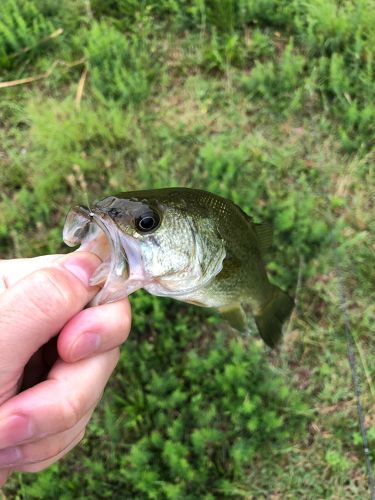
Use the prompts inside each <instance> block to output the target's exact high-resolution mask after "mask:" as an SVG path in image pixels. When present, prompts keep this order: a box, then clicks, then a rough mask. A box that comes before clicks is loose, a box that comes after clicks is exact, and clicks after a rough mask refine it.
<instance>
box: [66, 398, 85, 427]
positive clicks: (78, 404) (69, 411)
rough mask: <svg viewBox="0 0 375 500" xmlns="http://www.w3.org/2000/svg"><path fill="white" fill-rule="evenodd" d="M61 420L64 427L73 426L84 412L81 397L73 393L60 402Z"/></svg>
mask: <svg viewBox="0 0 375 500" xmlns="http://www.w3.org/2000/svg"><path fill="white" fill-rule="evenodd" d="M61 411H62V421H63V423H64V427H65V429H70V428H71V427H74V425H76V424H77V423H78V422H79V420H80V419H81V417H82V415H83V414H84V404H83V398H82V397H79V396H77V395H75V396H74V397H71V396H68V397H66V398H65V400H64V402H63V404H62V410H61Z"/></svg>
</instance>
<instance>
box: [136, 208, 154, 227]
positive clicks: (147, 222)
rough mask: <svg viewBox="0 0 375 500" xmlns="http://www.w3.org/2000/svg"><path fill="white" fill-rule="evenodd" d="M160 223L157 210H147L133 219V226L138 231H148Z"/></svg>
mask: <svg viewBox="0 0 375 500" xmlns="http://www.w3.org/2000/svg"><path fill="white" fill-rule="evenodd" d="M159 224H160V216H159V214H158V213H157V212H154V211H153V210H149V211H148V212H145V213H143V214H142V215H140V216H139V217H138V218H137V219H136V220H135V227H136V228H137V230H138V231H139V232H140V233H149V232H151V231H153V230H154V229H156V228H157V227H158V226H159Z"/></svg>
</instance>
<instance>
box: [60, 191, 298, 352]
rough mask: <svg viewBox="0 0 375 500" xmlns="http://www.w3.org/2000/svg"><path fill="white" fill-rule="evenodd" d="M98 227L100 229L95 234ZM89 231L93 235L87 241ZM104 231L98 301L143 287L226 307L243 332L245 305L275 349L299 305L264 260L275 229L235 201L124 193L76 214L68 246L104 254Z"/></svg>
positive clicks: (200, 194)
mask: <svg viewBox="0 0 375 500" xmlns="http://www.w3.org/2000/svg"><path fill="white" fill-rule="evenodd" d="M92 222H94V224H95V227H94V229H90V230H88V229H87V228H88V227H90V228H91V226H92ZM98 227H99V228H100V230H99V229H98ZM86 233H87V234H89V235H90V237H86V239H85V238H82V235H84V234H86ZM103 233H104V235H105V238H106V240H109V241H110V244H111V250H110V252H109V253H108V251H107V252H106V253H105V255H104V260H105V262H104V263H103V265H102V266H101V267H102V269H99V270H98V271H97V275H96V276H95V275H94V277H93V280H92V282H93V283H95V284H98V283H100V282H101V281H102V282H105V285H104V287H103V289H102V291H101V292H100V293H99V295H98V296H97V303H98V302H106V301H110V300H114V299H118V298H119V297H120V296H121V294H122V296H124V295H128V294H129V293H131V292H132V291H134V290H136V289H137V288H141V287H142V288H145V289H146V290H147V291H149V292H150V293H152V294H154V295H159V296H167V297H173V298H175V299H178V300H182V301H185V302H189V303H193V304H197V305H200V306H205V307H216V308H219V309H220V310H221V311H222V312H223V314H224V316H225V317H226V318H227V319H228V320H229V321H230V322H231V323H232V325H234V326H235V327H236V328H238V329H242V330H243V329H245V328H246V318H245V313H244V310H243V306H250V307H251V310H252V312H253V314H254V315H255V320H256V322H257V325H258V328H259V330H260V334H261V335H262V337H263V339H264V340H265V342H266V343H267V344H268V345H271V346H274V345H275V344H276V342H277V340H278V339H279V338H280V336H281V327H282V324H283V322H284V320H285V318H286V317H287V316H288V315H289V313H290V311H291V309H292V307H293V301H292V300H291V299H290V298H289V297H288V296H287V295H286V294H285V293H284V292H282V291H281V290H280V289H279V288H277V287H276V286H274V285H272V284H271V283H270V282H269V280H268V277H267V273H266V269H265V266H264V262H263V259H262V254H263V252H264V250H265V248H266V247H267V246H268V244H269V241H270V231H269V228H268V227H267V226H266V225H260V224H255V223H254V222H253V221H252V219H251V218H250V217H249V216H248V215H246V214H245V213H244V212H243V211H242V210H241V209H240V208H239V207H238V206H237V205H235V204H234V203H233V202H231V201H229V200H227V199H225V198H222V197H220V196H217V195H215V194H212V193H209V192H206V191H201V190H196V189H188V188H165V189H157V190H146V191H133V192H127V193H122V194H119V195H116V196H111V197H107V198H105V199H104V200H102V201H100V202H98V203H96V204H95V205H94V207H93V209H92V211H88V210H87V209H85V208H83V207H78V208H76V209H73V211H72V214H71V215H70V216H69V215H68V218H67V223H66V226H65V231H64V240H65V241H66V242H67V243H68V244H77V242H79V241H82V242H83V243H84V245H86V247H85V248H88V249H92V248H94V247H95V245H96V246H97V247H100V248H102V247H103ZM93 242H94V243H93ZM87 245H88V246H87ZM92 245H94V247H93V246H92Z"/></svg>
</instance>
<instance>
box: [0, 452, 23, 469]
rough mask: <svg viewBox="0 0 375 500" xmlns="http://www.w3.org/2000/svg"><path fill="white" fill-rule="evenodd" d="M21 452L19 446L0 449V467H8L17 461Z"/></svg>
mask: <svg viewBox="0 0 375 500" xmlns="http://www.w3.org/2000/svg"><path fill="white" fill-rule="evenodd" d="M21 456H22V453H21V450H20V448H16V447H14V448H6V449H5V450H0V467H5V466H6V467H8V466H9V465H13V464H15V463H17V462H18V461H19V459H20V458H21Z"/></svg>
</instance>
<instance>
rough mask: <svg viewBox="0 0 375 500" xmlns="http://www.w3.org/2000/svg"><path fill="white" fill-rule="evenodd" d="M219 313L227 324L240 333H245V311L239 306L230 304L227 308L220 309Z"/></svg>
mask: <svg viewBox="0 0 375 500" xmlns="http://www.w3.org/2000/svg"><path fill="white" fill-rule="evenodd" d="M219 311H220V313H221V315H222V316H223V318H224V319H225V320H226V321H228V323H229V324H230V325H231V326H232V327H233V328H235V329H236V330H238V331H240V332H245V331H247V329H248V325H247V319H246V314H245V311H244V310H243V309H242V306H241V304H232V305H230V306H227V307H220V308H219Z"/></svg>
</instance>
